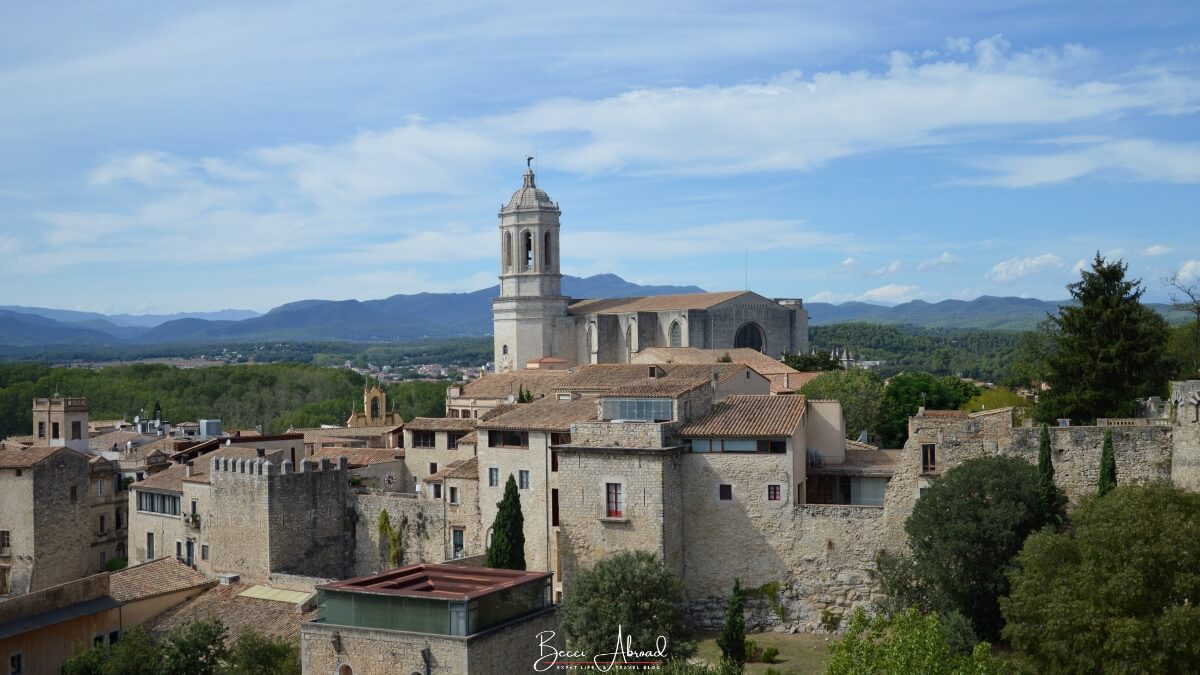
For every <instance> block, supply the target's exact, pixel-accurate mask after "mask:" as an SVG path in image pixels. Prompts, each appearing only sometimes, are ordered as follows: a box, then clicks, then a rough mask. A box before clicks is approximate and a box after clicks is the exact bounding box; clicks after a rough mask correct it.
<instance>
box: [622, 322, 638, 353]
mask: <svg viewBox="0 0 1200 675" xmlns="http://www.w3.org/2000/svg"><path fill="white" fill-rule="evenodd" d="M636 339H637V323H635V322H633V321H630V322H629V325H628V326H626V327H625V349H626V350H627V351H628V353H627V355H626V359H625V361H626V362H627V363H633V355H634V354H636V353H637V344H635V343H634V340H636Z"/></svg>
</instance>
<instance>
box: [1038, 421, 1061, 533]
mask: <svg viewBox="0 0 1200 675" xmlns="http://www.w3.org/2000/svg"><path fill="white" fill-rule="evenodd" d="M1037 492H1038V502H1039V503H1040V504H1041V505H1042V511H1043V512H1044V513H1045V514H1046V517H1047V519H1048V520H1049V521H1050V522H1057V521H1058V513H1059V509H1060V507H1061V505H1062V497H1061V493H1059V491H1058V486H1057V485H1055V484H1054V459H1053V458H1052V457H1051V456H1050V429H1049V427H1047V426H1046V425H1045V424H1043V425H1042V434H1041V438H1040V439H1039V443H1038V463H1037Z"/></svg>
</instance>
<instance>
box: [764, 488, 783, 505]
mask: <svg viewBox="0 0 1200 675" xmlns="http://www.w3.org/2000/svg"><path fill="white" fill-rule="evenodd" d="M779 492H780V490H779V486H778V485H768V486H767V501H769V502H777V501H779Z"/></svg>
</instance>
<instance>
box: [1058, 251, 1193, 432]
mask: <svg viewBox="0 0 1200 675" xmlns="http://www.w3.org/2000/svg"><path fill="white" fill-rule="evenodd" d="M1127 267H1128V266H1127V265H1125V263H1123V262H1121V261H1119V260H1118V261H1116V262H1111V263H1110V262H1107V261H1105V260H1104V258H1103V257H1102V256H1101V255H1100V254H1099V253H1097V254H1096V259H1095V260H1094V261H1093V262H1092V267H1091V269H1090V270H1087V269H1085V270H1083V271H1082V272H1081V279H1080V280H1079V281H1077V282H1075V283H1072V284H1069V285H1068V286H1067V290H1069V291H1070V293H1071V297H1072V299H1073V300H1074V301H1075V302H1074V304H1072V305H1064V306H1063V307H1061V308H1060V309H1059V315H1058V316H1057V317H1052V320H1053V323H1054V327H1055V328H1056V329H1057V334H1056V335H1055V337H1054V343H1053V348H1052V349H1051V352H1050V354H1049V356H1048V358H1047V370H1048V372H1047V376H1046V380H1047V383H1048V384H1049V385H1050V388H1049V390H1048V391H1046V392H1044V394H1043V395H1042V397H1041V400H1040V402H1039V417H1040V418H1041V419H1042V421H1044V422H1050V421H1053V420H1054V419H1056V418H1069V419H1073V420H1077V421H1081V422H1085V423H1091V422H1092V421H1094V420H1095V419H1096V418H1098V417H1131V416H1132V415H1133V412H1134V405H1135V403H1134V402H1135V400H1136V399H1138V398H1141V397H1145V396H1156V395H1161V394H1163V393H1164V392H1165V389H1166V383H1167V377H1168V375H1169V370H1170V363H1169V361H1168V359H1167V356H1166V355H1167V351H1166V344H1167V337H1168V335H1169V331H1168V328H1167V323H1166V321H1165V320H1164V319H1163V318H1162V316H1160V315H1159V314H1158V313H1157V312H1155V311H1154V310H1152V309H1150V308H1149V307H1146V306H1145V305H1143V304H1142V301H1141V298H1142V293H1143V292H1144V289H1143V288H1142V284H1141V281H1140V280H1138V279H1126V278H1125V272H1126V270H1127Z"/></svg>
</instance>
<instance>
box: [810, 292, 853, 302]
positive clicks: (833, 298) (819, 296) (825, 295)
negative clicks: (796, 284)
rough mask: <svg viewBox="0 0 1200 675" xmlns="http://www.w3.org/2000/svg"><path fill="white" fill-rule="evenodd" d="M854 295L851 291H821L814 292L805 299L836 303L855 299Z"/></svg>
mask: <svg viewBox="0 0 1200 675" xmlns="http://www.w3.org/2000/svg"><path fill="white" fill-rule="evenodd" d="M853 299H854V296H853V295H851V294H849V293H837V292H834V291H819V292H817V293H813V294H812V295H810V296H808V297H807V298H805V299H804V301H805V302H831V303H834V304H838V303H842V302H846V301H847V300H853Z"/></svg>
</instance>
